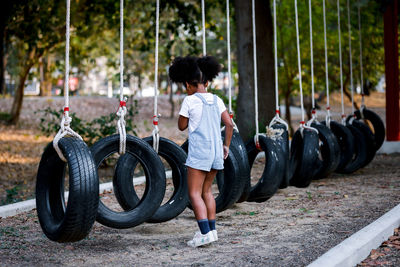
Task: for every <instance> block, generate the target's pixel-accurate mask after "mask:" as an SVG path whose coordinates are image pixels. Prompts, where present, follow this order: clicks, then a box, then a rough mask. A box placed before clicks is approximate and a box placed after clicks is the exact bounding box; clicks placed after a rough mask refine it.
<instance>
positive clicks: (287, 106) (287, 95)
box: [285, 90, 293, 136]
mask: <svg viewBox="0 0 400 267" xmlns="http://www.w3.org/2000/svg"><path fill="white" fill-rule="evenodd" d="M290 92H291V90H287V91H286V93H285V119H286V121H287V123H288V125H289V133H290V136H293V127H292V114H291V113H290V105H291V103H290Z"/></svg>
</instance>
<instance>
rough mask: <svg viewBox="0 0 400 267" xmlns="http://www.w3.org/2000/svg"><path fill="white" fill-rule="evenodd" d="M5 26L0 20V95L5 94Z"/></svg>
mask: <svg viewBox="0 0 400 267" xmlns="http://www.w3.org/2000/svg"><path fill="white" fill-rule="evenodd" d="M4 48H5V25H4V20H3V19H0V94H5V93H6V82H5V77H4V76H5V72H6V68H5V51H4Z"/></svg>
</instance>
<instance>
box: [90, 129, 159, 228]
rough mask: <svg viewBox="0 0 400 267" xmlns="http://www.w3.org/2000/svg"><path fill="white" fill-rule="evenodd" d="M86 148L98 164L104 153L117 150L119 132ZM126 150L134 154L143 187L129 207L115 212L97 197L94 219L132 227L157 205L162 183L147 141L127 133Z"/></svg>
mask: <svg viewBox="0 0 400 267" xmlns="http://www.w3.org/2000/svg"><path fill="white" fill-rule="evenodd" d="M90 150H91V151H92V154H93V158H94V162H95V164H96V167H97V168H98V167H99V166H100V164H101V163H102V162H103V161H104V160H105V159H106V158H107V157H109V156H110V155H112V154H114V153H118V151H119V135H112V136H108V137H106V138H103V139H100V140H99V141H97V142H96V143H95V144H94V145H93V146H92V147H91V148H90ZM126 153H129V154H130V155H132V156H133V157H135V158H136V159H137V160H138V161H139V162H140V164H141V165H142V167H143V170H144V172H145V176H146V189H145V192H144V194H143V196H142V199H141V200H140V202H139V204H138V205H137V206H136V207H135V208H134V209H132V210H129V211H123V212H116V211H113V210H111V209H109V208H108V207H107V206H106V205H105V204H104V203H103V202H102V201H101V200H100V201H99V208H98V211H97V218H96V220H97V221H98V222H99V223H101V224H103V225H105V226H108V227H113V228H118V229H125V228H130V227H134V226H137V225H139V224H141V223H143V222H145V221H147V220H149V219H150V218H151V216H153V214H154V213H155V212H156V211H157V209H158V208H159V207H160V204H161V202H162V200H163V198H164V194H165V186H166V181H165V172H164V165H163V163H162V162H161V159H160V157H159V156H158V155H157V153H156V152H155V151H154V149H153V148H152V147H151V146H150V145H149V144H148V143H146V142H145V141H143V140H141V139H139V138H137V137H134V136H131V135H127V136H126Z"/></svg>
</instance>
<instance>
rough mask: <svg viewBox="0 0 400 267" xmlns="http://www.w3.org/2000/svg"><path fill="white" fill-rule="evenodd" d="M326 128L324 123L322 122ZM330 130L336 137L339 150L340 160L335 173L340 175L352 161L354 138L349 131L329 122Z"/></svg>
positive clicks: (334, 122)
mask: <svg viewBox="0 0 400 267" xmlns="http://www.w3.org/2000/svg"><path fill="white" fill-rule="evenodd" d="M322 124H324V125H325V126H326V122H325V121H324V122H322ZM330 130H331V131H332V133H333V134H334V135H335V136H336V140H337V141H338V144H339V148H340V160H339V165H338V166H337V168H336V170H335V172H338V173H341V172H342V170H343V169H345V167H346V165H347V164H349V163H350V162H351V161H352V158H353V155H354V151H355V141H354V136H353V134H352V133H351V131H350V129H349V128H347V127H346V126H344V125H342V124H340V123H338V122H336V121H331V123H330Z"/></svg>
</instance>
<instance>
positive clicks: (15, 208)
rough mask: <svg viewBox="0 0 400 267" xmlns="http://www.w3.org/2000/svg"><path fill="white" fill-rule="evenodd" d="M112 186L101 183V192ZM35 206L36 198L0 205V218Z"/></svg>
mask: <svg viewBox="0 0 400 267" xmlns="http://www.w3.org/2000/svg"><path fill="white" fill-rule="evenodd" d="M165 175H166V177H167V178H171V177H172V171H167V172H165ZM145 181H146V177H145V176H140V177H138V178H134V179H133V184H134V185H138V184H143V183H144V182H145ZM112 188H113V186H112V182H109V183H104V184H100V187H99V192H100V194H101V193H103V192H104V191H107V190H112ZM65 198H66V199H68V192H65ZM34 208H36V200H35V199H30V200H26V201H21V202H18V203H14V204H9V205H5V206H0V218H6V217H10V216H14V215H17V214H20V213H23V212H26V211H30V210H32V209H34Z"/></svg>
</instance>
